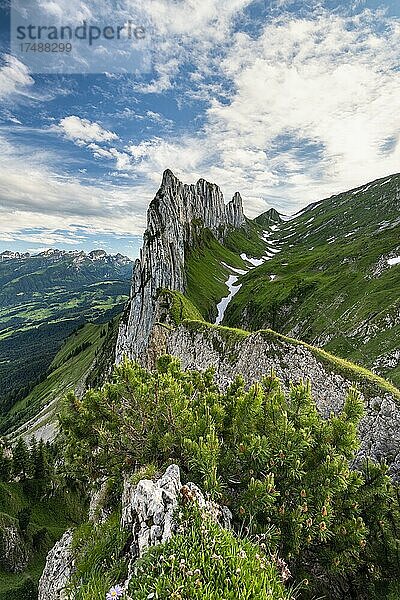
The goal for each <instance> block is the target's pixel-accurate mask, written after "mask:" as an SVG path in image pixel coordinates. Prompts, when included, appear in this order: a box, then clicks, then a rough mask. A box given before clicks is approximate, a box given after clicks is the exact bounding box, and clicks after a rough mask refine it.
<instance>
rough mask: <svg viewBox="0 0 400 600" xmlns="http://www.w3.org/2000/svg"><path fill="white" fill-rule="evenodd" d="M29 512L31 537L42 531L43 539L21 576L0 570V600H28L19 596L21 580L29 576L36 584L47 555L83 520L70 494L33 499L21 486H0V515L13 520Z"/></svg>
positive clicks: (80, 510)
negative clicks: (58, 541) (20, 514)
mask: <svg viewBox="0 0 400 600" xmlns="http://www.w3.org/2000/svg"><path fill="white" fill-rule="evenodd" d="M26 507H29V508H31V510H32V515H31V519H30V524H29V527H28V533H29V534H30V535H34V534H35V533H36V532H38V531H39V530H42V529H43V528H45V529H46V531H45V532H42V533H43V534H45V535H44V540H43V542H42V544H41V546H40V548H38V547H37V548H35V551H34V553H33V554H32V556H31V559H30V561H29V563H28V566H27V568H26V570H25V571H24V572H23V573H19V574H12V573H6V572H3V571H1V570H0V600H6V598H7V599H8V598H10V597H13V598H16V599H18V600H27V599H26V598H25V597H24V596H23V595H21V594H19V593H18V591H19V589H20V588H21V587H22V586H23V584H24V581H26V579H27V578H28V577H30V578H31V579H32V580H33V581H34V582H35V583H37V582H38V580H39V577H40V575H41V573H42V571H43V567H44V563H45V559H46V554H47V552H48V551H49V549H50V548H51V547H52V546H53V545H54V543H55V542H56V541H57V540H58V539H60V537H61V536H62V535H63V533H64V532H65V531H66V529H68V528H69V527H71V526H74V525H77V524H79V523H80V522H81V520H82V519H83V518H84V514H83V504H82V502H81V500H80V499H79V498H78V496H77V495H76V494H74V493H73V492H68V493H65V492H63V493H61V492H59V493H58V495H57V494H56V495H55V496H54V497H52V498H48V499H40V500H34V499H33V498H32V496H31V494H28V493H25V492H24V489H23V485H22V484H21V483H7V484H5V483H0V515H1V514H5V515H7V518H8V519H9V517H11V518H13V519H16V518H17V515H18V512H19V511H20V510H21V509H22V508H26Z"/></svg>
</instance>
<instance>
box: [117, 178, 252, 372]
mask: <svg viewBox="0 0 400 600" xmlns="http://www.w3.org/2000/svg"><path fill="white" fill-rule="evenodd" d="M244 223H245V216H244V213H243V202H242V199H241V197H240V194H238V193H236V194H235V195H234V197H233V199H232V200H231V202H229V203H228V204H225V202H224V197H223V194H222V192H221V190H220V188H219V187H218V186H217V185H216V184H214V183H209V182H208V181H206V180H205V179H199V180H198V181H197V183H195V184H191V185H188V184H184V183H182V182H181V181H180V180H179V179H178V178H177V177H175V175H174V174H173V173H172V171H170V170H169V169H168V170H166V171H165V172H164V174H163V178H162V182H161V187H160V189H159V190H158V192H157V194H156V196H155V198H154V200H152V202H151V203H150V206H149V209H148V212H147V229H146V231H145V234H144V241H143V248H142V250H141V253H140V259H139V260H137V261H136V263H135V268H134V273H133V281H132V290H131V298H130V304H129V306H128V308H127V311H126V312H127V314H126V315H125V318H124V319H123V320H122V322H121V327H120V333H119V337H118V342H117V348H116V361H117V362H120V361H121V360H122V358H123V356H124V355H126V356H128V358H133V359H141V358H142V356H143V354H144V352H145V351H146V348H147V346H148V341H149V337H150V333H151V330H152V328H153V325H154V323H155V321H156V318H155V317H156V307H157V297H158V293H159V291H160V290H162V289H169V290H176V291H179V292H185V289H186V272H185V262H186V259H187V255H188V253H189V252H190V249H191V248H193V247H194V246H195V244H196V242H197V239H198V234H199V231H200V230H201V229H202V228H206V229H208V230H209V231H211V232H212V233H213V235H214V236H215V237H216V238H217V239H218V240H220V241H222V240H223V239H224V237H225V236H226V235H227V233H228V232H229V231H231V230H232V229H237V228H239V227H241V226H242V225H243V224H244Z"/></svg>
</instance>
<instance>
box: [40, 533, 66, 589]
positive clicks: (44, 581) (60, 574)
mask: <svg viewBox="0 0 400 600" xmlns="http://www.w3.org/2000/svg"><path fill="white" fill-rule="evenodd" d="M73 569H74V558H73V553H72V531H71V530H68V531H66V532H65V533H64V535H63V536H62V538H61V539H60V540H59V541H58V542H57V543H56V544H55V546H53V548H52V549H51V550H50V552H49V553H48V555H47V559H46V565H45V568H44V571H43V573H42V576H41V578H40V581H39V596H38V600H66V599H67V596H66V587H67V585H68V582H69V579H70V577H71V575H72V573H73Z"/></svg>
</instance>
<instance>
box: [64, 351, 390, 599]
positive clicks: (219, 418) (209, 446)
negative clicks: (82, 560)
mask: <svg viewBox="0 0 400 600" xmlns="http://www.w3.org/2000/svg"><path fill="white" fill-rule="evenodd" d="M362 413H363V404H362V401H361V399H360V396H359V393H358V392H357V390H356V389H351V390H350V391H349V392H348V395H347V399H346V401H345V404H344V407H343V410H342V412H341V413H340V414H338V415H331V416H330V418H329V419H326V420H324V419H322V418H321V417H320V415H319V414H318V411H317V409H316V405H315V402H314V401H313V399H312V395H311V389H310V386H309V384H306V383H300V384H299V385H297V386H292V388H291V389H290V391H289V392H288V393H285V392H284V391H283V390H282V387H281V385H280V382H279V381H278V379H277V378H276V377H275V376H274V375H273V374H271V375H270V376H269V377H266V378H264V379H263V380H262V381H261V382H257V383H255V384H253V385H252V386H250V387H247V386H246V385H245V382H244V381H243V379H242V378H240V377H237V378H236V380H235V381H234V382H233V383H232V384H231V385H230V386H229V387H228V388H227V389H226V390H225V391H221V390H220V389H219V388H218V386H217V385H216V384H215V381H214V376H213V371H212V370H207V371H204V372H198V371H187V372H183V371H182V370H181V368H180V364H179V362H178V361H176V360H175V359H172V358H171V357H168V356H167V357H163V358H162V359H160V361H159V364H158V370H157V372H155V373H151V372H149V371H147V370H145V369H143V368H141V367H140V366H138V365H136V364H130V363H128V362H125V363H124V364H122V365H121V366H119V367H117V368H116V370H115V375H114V379H113V381H112V382H111V383H110V384H108V385H106V386H105V387H104V388H103V389H101V390H97V391H94V390H91V391H89V392H87V394H86V395H85V396H84V397H83V398H82V399H81V400H79V399H77V398H76V397H74V396H72V395H70V396H69V397H68V399H67V400H66V402H65V406H64V409H63V413H62V416H61V425H62V429H63V433H64V438H65V445H66V460H67V463H68V464H69V465H70V468H71V470H72V471H73V472H75V473H85V474H86V476H87V477H88V478H97V477H99V476H101V475H106V476H120V475H121V471H124V470H125V471H127V472H129V471H130V470H132V469H133V468H135V467H140V466H144V465H147V464H151V463H153V464H155V465H156V467H158V468H160V469H161V468H163V467H165V465H167V464H168V463H170V462H171V461H175V462H177V464H179V465H180V466H181V468H182V470H183V472H184V473H185V474H186V477H187V478H188V479H191V480H193V481H195V482H196V483H198V484H199V485H200V486H201V487H202V488H203V489H205V490H206V491H207V492H208V493H209V494H210V495H211V496H212V497H214V498H215V499H217V500H218V501H219V502H221V503H223V504H226V505H228V506H229V507H230V508H231V510H232V512H233V515H234V520H235V526H236V527H237V528H238V529H240V530H243V529H245V530H246V531H248V532H249V534H251V535H259V536H262V538H263V541H264V543H266V544H267V547H268V548H269V549H270V551H271V552H277V553H278V554H279V555H280V556H282V557H283V558H284V559H285V560H287V561H289V562H290V565H291V568H292V570H293V572H294V573H295V575H296V580H297V581H301V580H302V579H304V578H307V579H308V580H309V581H310V586H309V589H310V592H309V594H310V595H309V596H307V594H308V592H304V593H303V595H304V598H306V597H312V594H314V593H320V592H321V591H322V592H323V593H324V594H325V595H327V597H328V598H329V590H330V589H331V588H332V586H333V585H334V583H333V582H336V583H338V582H339V584H338V585H340V586H342V587H344V588H346V586H348V585H350V584H349V582H351V585H352V586H353V588H354V589H356V590H357V589H358V590H362V589H365V588H366V587H367V586H369V587H370V588H371V590H372V591H371V594H370V598H374V596H373V594H374V593H375V590H376V589H378V588H377V586H378V585H379V586H380V588H381V589H384V590H386V591H384V593H385V594H386V593H387V590H388V585H389V582H393V581H395V580H396V579H398V578H399V572H400V568H399V563H400V560H399V548H398V542H397V540H398V538H399V523H400V520H399V511H398V508H396V509H394V507H395V506H397V507H398V500H397V496H396V490H395V489H394V487H393V485H392V484H391V481H390V479H389V478H388V476H387V475H386V469H385V467H379V466H373V465H372V464H371V463H368V464H367V466H366V468H365V469H364V470H354V469H351V468H350V464H351V463H352V462H353V460H354V457H355V453H356V450H357V448H358V438H357V427H358V423H359V420H360V418H361V416H362ZM372 471H374V474H373V476H371V473H372ZM354 597H355V598H357V595H356V592H354ZM376 597H377V598H378V597H382V598H384V597H385V596H384V595H381V596H376Z"/></svg>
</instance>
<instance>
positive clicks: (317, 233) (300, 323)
mask: <svg viewBox="0 0 400 600" xmlns="http://www.w3.org/2000/svg"><path fill="white" fill-rule="evenodd" d="M386 181H388V183H385V182H386ZM398 185H400V177H399V176H395V177H393V178H392V179H391V180H390V181H389V179H388V178H386V179H385V180H383V181H382V180H381V181H379V182H377V183H375V184H374V185H372V186H371V187H368V189H367V187H365V188H363V189H361V191H358V192H357V193H353V192H348V193H346V194H342V195H340V196H338V197H335V198H332V199H328V200H326V201H323V202H321V203H318V204H317V205H315V206H311V207H310V208H308V209H307V210H306V211H305V212H303V214H301V215H299V216H298V217H297V218H295V219H293V220H292V221H289V222H286V223H284V224H282V225H281V226H280V228H279V231H278V232H276V234H275V235H274V237H275V239H276V240H277V241H279V242H280V243H281V244H282V252H281V253H280V254H278V255H276V256H275V257H274V258H273V259H272V260H270V261H268V262H266V263H265V264H264V265H262V266H260V267H258V268H256V269H254V270H252V271H251V272H250V273H249V274H248V275H246V276H245V277H244V278H243V279H242V281H244V285H243V287H242V288H241V290H240V291H239V293H238V294H237V295H236V296H235V298H234V299H233V301H232V302H231V304H230V305H229V307H228V309H227V312H226V317H225V322H226V323H227V324H228V325H233V326H237V325H239V326H244V327H245V328H247V329H251V330H257V329H260V328H264V327H267V328H271V329H274V330H277V331H279V332H281V333H284V334H288V335H290V336H292V337H296V338H298V337H299V338H301V339H304V340H305V341H307V342H310V343H311V344H314V345H318V346H323V347H324V348H325V349H326V350H329V351H330V352H332V353H334V354H337V355H339V356H342V357H344V358H349V359H351V360H352V361H356V362H360V363H362V364H364V365H365V366H367V367H371V366H372V365H373V363H374V361H375V359H376V357H377V356H381V355H382V354H385V353H388V352H390V351H393V350H394V349H396V348H398V339H399V335H400V324H399V321H398V314H399V308H400V299H399V298H400V265H396V266H393V267H391V268H388V266H387V264H386V265H385V268H384V269H383V271H382V273H381V274H379V275H377V274H376V267H377V265H378V263H379V261H380V260H382V261H383V263H385V260H384V259H382V258H381V257H382V256H385V255H388V254H389V253H391V252H395V253H396V252H398V254H400V251H399V250H398V249H399V246H400V239H399V235H398V231H399V225H400V220H399V209H398V205H397V201H396V193H397V192H396V190H397V186H398ZM271 274H275V275H276V279H275V280H274V281H271V280H270V275H271ZM360 326H362V327H361V329H359V327H360ZM381 373H382V374H383V375H385V376H386V377H388V378H391V379H392V380H393V381H394V382H395V383H396V384H397V385H399V384H400V372H399V368H398V367H397V368H394V369H392V370H390V369H386V370H385V369H382V371H381Z"/></svg>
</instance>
